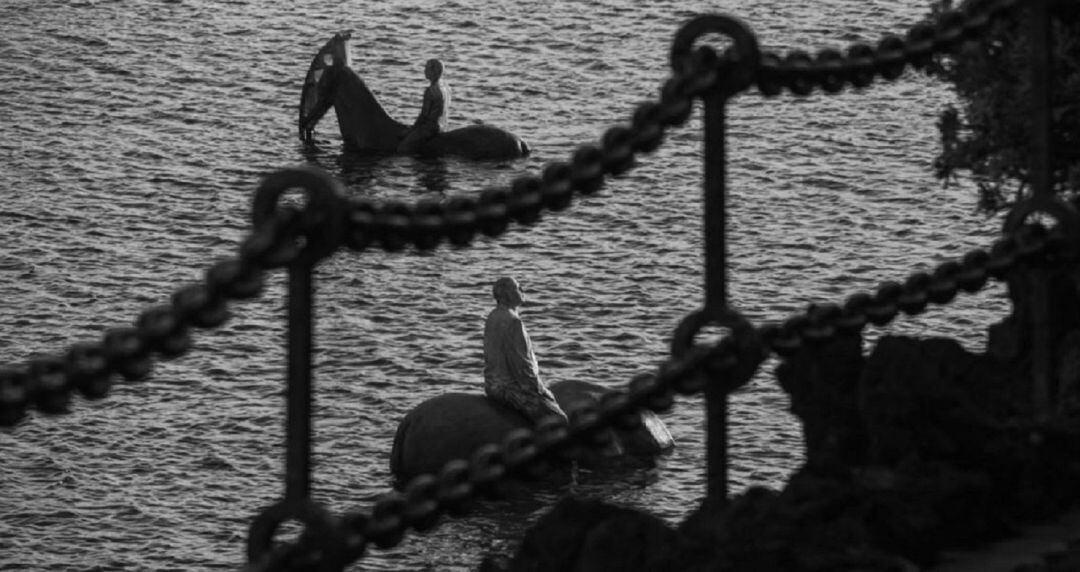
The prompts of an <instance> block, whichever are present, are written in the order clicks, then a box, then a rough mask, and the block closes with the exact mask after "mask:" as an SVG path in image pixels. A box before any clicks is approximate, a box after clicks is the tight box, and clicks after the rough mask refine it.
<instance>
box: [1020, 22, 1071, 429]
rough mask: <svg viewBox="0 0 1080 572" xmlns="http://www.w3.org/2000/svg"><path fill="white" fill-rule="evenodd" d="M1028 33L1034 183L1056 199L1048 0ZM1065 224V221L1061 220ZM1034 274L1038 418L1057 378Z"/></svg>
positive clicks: (1042, 199)
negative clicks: (1053, 169)
mask: <svg viewBox="0 0 1080 572" xmlns="http://www.w3.org/2000/svg"><path fill="white" fill-rule="evenodd" d="M1028 29H1029V34H1030V41H1031V64H1032V65H1031V96H1032V98H1033V99H1032V114H1033V117H1032V122H1031V123H1032V129H1031V184H1032V196H1033V199H1034V200H1035V201H1036V202H1037V204H1046V203H1049V202H1051V201H1052V200H1053V188H1052V183H1051V177H1052V173H1051V168H1052V167H1051V163H1050V127H1051V121H1050V65H1051V64H1050V33H1051V32H1050V13H1049V7H1048V2H1047V0H1034V1H1033V2H1031V3H1030V14H1029V28H1028ZM1062 224H1064V223H1063V222H1062ZM1030 276H1031V282H1032V283H1031V293H1032V296H1031V299H1030V304H1031V307H1030V310H1031V328H1032V335H1031V361H1032V372H1031V373H1032V383H1033V387H1032V391H1033V393H1032V405H1033V406H1034V409H1035V417H1036V419H1037V420H1040V421H1045V420H1047V419H1049V418H1050V416H1051V415H1052V411H1053V404H1052V403H1051V395H1053V393H1054V391H1053V389H1052V386H1053V383H1054V380H1053V379H1052V377H1053V363H1052V362H1053V356H1054V351H1053V348H1052V347H1051V345H1052V344H1053V340H1052V339H1051V336H1050V319H1049V318H1050V316H1049V310H1050V308H1049V307H1048V304H1049V299H1048V297H1049V288H1050V283H1049V280H1050V276H1049V274H1048V273H1047V272H1045V271H1044V270H1042V269H1038V268H1036V269H1032V272H1031V274H1030Z"/></svg>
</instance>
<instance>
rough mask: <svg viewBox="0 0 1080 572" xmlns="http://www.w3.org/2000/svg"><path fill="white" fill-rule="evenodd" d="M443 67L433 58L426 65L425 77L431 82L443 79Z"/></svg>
mask: <svg viewBox="0 0 1080 572" xmlns="http://www.w3.org/2000/svg"><path fill="white" fill-rule="evenodd" d="M442 72H443V65H442V62H440V61H439V60H437V59H435V58H432V59H430V60H428V61H427V64H425V65H424V77H426V78H428V80H430V81H438V80H439V78H440V77H442Z"/></svg>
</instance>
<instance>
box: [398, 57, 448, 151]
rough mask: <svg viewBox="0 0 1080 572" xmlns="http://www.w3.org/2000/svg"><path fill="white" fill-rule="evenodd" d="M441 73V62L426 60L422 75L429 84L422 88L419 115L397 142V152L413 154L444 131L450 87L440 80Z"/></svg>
mask: <svg viewBox="0 0 1080 572" xmlns="http://www.w3.org/2000/svg"><path fill="white" fill-rule="evenodd" d="M442 74H443V65H442V62H440V61H439V60H436V59H430V60H428V61H427V64H426V65H425V66H424V77H426V78H427V79H428V81H430V82H431V84H430V85H428V86H427V89H425V90H424V99H423V103H422V104H421V106H420V115H419V116H417V118H416V121H415V122H414V123H413V126H412V128H410V129H409V131H407V132H406V133H405V137H404V138H403V139H402V140H401V143H400V144H398V152H399V153H403V154H406V155H415V154H417V153H419V152H420V149H421V147H422V146H423V145H424V143H427V142H428V141H430V140H431V139H432V138H434V137H435V136H436V135H438V134H439V133H442V132H443V131H446V121H447V118H446V116H447V113H448V110H449V107H450V88H449V87H448V86H447V85H445V84H444V83H443V82H441V81H440V79H442Z"/></svg>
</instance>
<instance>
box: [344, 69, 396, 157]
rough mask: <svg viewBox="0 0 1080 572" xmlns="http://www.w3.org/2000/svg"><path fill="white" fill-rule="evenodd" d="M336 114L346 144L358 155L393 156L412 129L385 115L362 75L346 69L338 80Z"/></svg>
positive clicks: (387, 114)
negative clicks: (382, 153)
mask: <svg viewBox="0 0 1080 572" xmlns="http://www.w3.org/2000/svg"><path fill="white" fill-rule="evenodd" d="M334 111H335V113H336V114H337V119H338V128H339V129H341V137H342V139H344V140H345V144H346V145H347V146H349V147H352V148H354V149H355V150H357V151H368V152H380V151H381V152H392V151H394V150H396V149H397V145H398V142H399V141H401V138H402V137H403V136H404V135H405V132H406V131H407V130H408V129H409V128H408V126H407V125H405V124H403V123H401V122H400V121H397V120H396V119H394V118H393V117H390V114H389V113H387V112H386V110H385V109H384V108H383V106H382V104H381V103H379V100H378V98H376V97H375V94H374V93H372V92H371V90H370V89H368V86H367V84H366V83H364V80H363V79H362V78H361V77H360V74H358V73H356V71H355V70H353V69H352V68H350V67H345V68H343V69H342V70H341V72H340V77H339V78H337V89H336V90H335V92H334Z"/></svg>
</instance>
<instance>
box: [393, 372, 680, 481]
mask: <svg viewBox="0 0 1080 572" xmlns="http://www.w3.org/2000/svg"><path fill="white" fill-rule="evenodd" d="M551 392H552V393H554V394H555V399H556V400H557V401H558V402H559V405H561V406H562V407H564V408H567V409H570V410H572V409H574V407H575V404H581V403H591V404H593V405H595V404H597V403H598V402H599V400H600V398H601V396H602V395H604V394H605V393H608V392H610V390H609V389H607V388H605V387H603V386H601V385H597V384H595V383H589V382H587V381H577V380H566V381H560V382H556V383H553V384H551ZM641 417H642V424H641V425H640V426H639V427H638V428H637V429H634V430H632V431H616V433H615V440H616V443H617V444H618V449H619V450H620V452H619V454H618V455H614V456H612V455H611V452H610V451H604V452H598V451H587V450H582V451H581V452H580V455H579V458H578V461H579V463H580V464H581V466H583V467H584V468H608V469H619V468H637V467H641V466H643V465H648V464H650V463H652V462H653V461H654V460H655V457H656V456H658V455H660V454H662V453H665V452H667V451H669V450H671V448H672V447H674V441H673V440H672V438H671V433H670V432H668V429H667V426H665V425H664V422H663V421H661V420H660V418H659V417H657V416H656V415H655V414H654V413H653V412H651V411H648V410H644V411H642V412H641ZM531 426H532V423H531V422H530V421H529V420H528V419H526V418H525V416H524V415H522V414H521V413H518V412H517V411H514V410H512V409H510V408H508V407H505V406H503V405H500V404H499V403H496V402H495V401H494V400H492V399H490V398H488V397H485V396H484V395H482V394H480V393H475V394H471V393H446V394H443V395H440V396H438V397H433V398H431V399H428V400H426V401H424V402H423V403H420V404H419V405H417V406H416V407H415V408H413V409H412V410H411V411H409V413H407V414H406V415H405V418H404V419H402V420H401V423H400V424H399V425H398V429H397V433H396V434H395V435H394V447H393V450H392V451H391V453H390V471H391V472H392V473H393V474H394V477H395V478H396V479H397V480H398V481H399V482H403V481H406V480H408V479H411V478H412V477H415V476H417V475H420V474H424V473H438V472H439V469H441V468H442V467H443V465H445V464H446V463H447V462H449V461H452V460H454V459H468V458H469V457H470V455H472V453H473V452H474V451H476V449H477V448H478V447H480V446H482V445H486V444H488V443H500V442H502V439H503V438H504V437H505V436H506V434H507V433H509V432H510V431H512V430H514V429H520V428H525V427H531ZM555 470H556V471H560V472H561V470H565V471H566V472H567V473H566V474H567V475H568V471H569V467H562V468H558V467H556V468H555ZM549 477H550V480H554V481H559V480H560V478H559V475H550V476H549Z"/></svg>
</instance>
